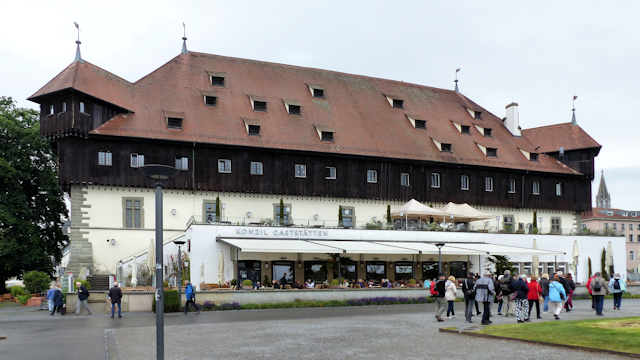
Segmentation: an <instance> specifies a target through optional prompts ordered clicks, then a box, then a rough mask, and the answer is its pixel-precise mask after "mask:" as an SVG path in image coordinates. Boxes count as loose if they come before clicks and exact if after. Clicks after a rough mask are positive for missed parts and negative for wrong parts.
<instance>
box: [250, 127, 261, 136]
mask: <svg viewBox="0 0 640 360" xmlns="http://www.w3.org/2000/svg"><path fill="white" fill-rule="evenodd" d="M248 127H249V135H254V136H260V125H248Z"/></svg>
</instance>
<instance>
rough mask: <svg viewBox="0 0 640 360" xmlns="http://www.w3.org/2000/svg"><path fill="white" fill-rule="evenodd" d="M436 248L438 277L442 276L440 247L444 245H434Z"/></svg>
mask: <svg viewBox="0 0 640 360" xmlns="http://www.w3.org/2000/svg"><path fill="white" fill-rule="evenodd" d="M436 246H437V247H438V275H440V274H442V247H443V246H444V244H436Z"/></svg>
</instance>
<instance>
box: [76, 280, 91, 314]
mask: <svg viewBox="0 0 640 360" xmlns="http://www.w3.org/2000/svg"><path fill="white" fill-rule="evenodd" d="M76 287H77V288H78V304H77V305H76V312H75V313H74V314H73V315H80V307H81V306H84V307H85V308H87V311H88V312H89V315H91V309H89V303H88V299H89V290H87V288H86V287H84V286H82V283H81V282H80V281H78V282H77V283H76Z"/></svg>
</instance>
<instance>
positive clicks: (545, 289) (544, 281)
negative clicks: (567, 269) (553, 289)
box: [538, 273, 550, 314]
mask: <svg viewBox="0 0 640 360" xmlns="http://www.w3.org/2000/svg"><path fill="white" fill-rule="evenodd" d="M549 282H550V281H549V274H547V273H543V274H542V275H540V281H538V284H539V285H540V295H542V297H543V298H544V304H543V305H542V312H543V313H545V314H546V313H548V312H549Z"/></svg>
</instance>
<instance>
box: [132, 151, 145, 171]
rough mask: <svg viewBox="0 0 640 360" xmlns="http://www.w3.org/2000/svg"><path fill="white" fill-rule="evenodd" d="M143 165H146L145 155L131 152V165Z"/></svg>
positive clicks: (135, 166)
mask: <svg viewBox="0 0 640 360" xmlns="http://www.w3.org/2000/svg"><path fill="white" fill-rule="evenodd" d="M143 166H144V155H142V154H136V153H133V154H131V167H132V168H137V167H143Z"/></svg>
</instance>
